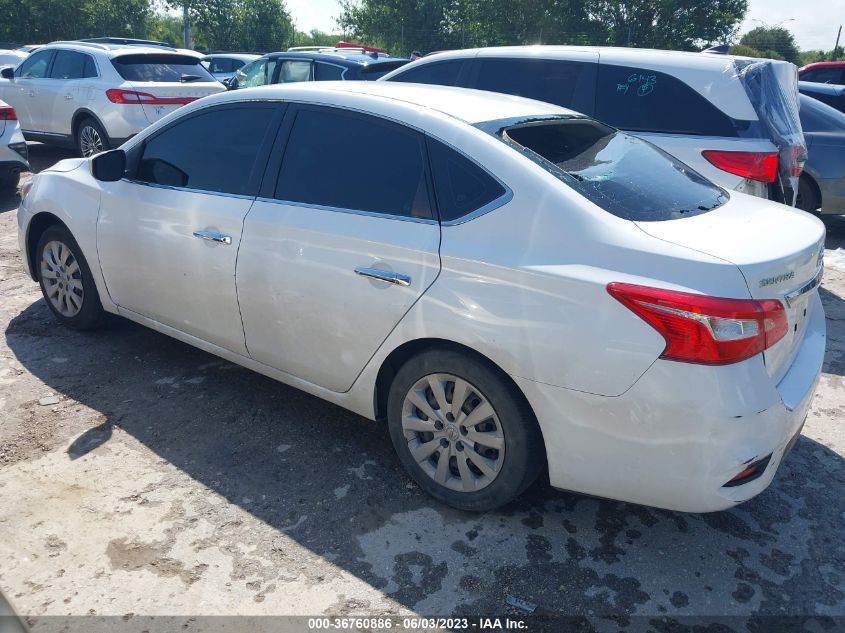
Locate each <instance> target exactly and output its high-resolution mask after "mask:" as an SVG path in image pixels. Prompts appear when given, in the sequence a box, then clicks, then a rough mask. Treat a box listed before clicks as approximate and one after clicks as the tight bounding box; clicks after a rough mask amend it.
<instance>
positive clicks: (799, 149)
mask: <svg viewBox="0 0 845 633" xmlns="http://www.w3.org/2000/svg"><path fill="white" fill-rule="evenodd" d="M806 162H807V148H806V147H804V146H803V145H791V146H790V147H789V175H790V176H792V177H793V178H798V177H799V176H800V175H801V172H803V171H804V163H806Z"/></svg>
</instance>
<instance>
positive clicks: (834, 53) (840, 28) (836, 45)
mask: <svg viewBox="0 0 845 633" xmlns="http://www.w3.org/2000/svg"><path fill="white" fill-rule="evenodd" d="M841 35H842V25H841V24H840V25H839V32H838V33H837V34H836V44H834V45H833V52H832V53H831V54H830V56H831V57H832V58H833V59H832V60H831V61H834V62H835V61H836V57H837V54H836V51H838V50H839V37H840V36H841Z"/></svg>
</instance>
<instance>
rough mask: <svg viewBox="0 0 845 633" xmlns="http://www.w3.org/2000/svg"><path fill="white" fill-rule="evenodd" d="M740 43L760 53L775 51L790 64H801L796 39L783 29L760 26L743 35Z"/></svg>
mask: <svg viewBox="0 0 845 633" xmlns="http://www.w3.org/2000/svg"><path fill="white" fill-rule="evenodd" d="M739 43H740V44H744V45H745V46H750V47H751V48H756V49H757V50H758V51H775V52H776V53H778V54H779V55H780V56H781V57H782V58H783V59H785V60H786V61H788V62H792V63H793V64H800V63H801V56H800V54H799V52H798V46H797V45H796V44H795V37H794V36H793V35H792V33H790V32H789V31H788V30H787V29H785V28H783V27H779V26H776V27H773V28H767V27H765V26H758V27H757V28H756V29H752V30H750V31H748V33H746V34H745V35H743V36H742V38H741V39H740V40H739Z"/></svg>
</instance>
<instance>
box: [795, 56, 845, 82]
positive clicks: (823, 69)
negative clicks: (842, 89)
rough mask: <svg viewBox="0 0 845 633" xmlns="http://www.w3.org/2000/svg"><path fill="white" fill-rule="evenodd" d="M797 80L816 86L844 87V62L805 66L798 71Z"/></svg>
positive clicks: (816, 63)
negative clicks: (835, 85)
mask: <svg viewBox="0 0 845 633" xmlns="http://www.w3.org/2000/svg"><path fill="white" fill-rule="evenodd" d="M798 78H799V79H800V80H801V81H812V82H813V83H817V84H839V85H845V61H840V62H815V63H813V64H807V65H806V66H804V67H803V68H800V69H799V70H798Z"/></svg>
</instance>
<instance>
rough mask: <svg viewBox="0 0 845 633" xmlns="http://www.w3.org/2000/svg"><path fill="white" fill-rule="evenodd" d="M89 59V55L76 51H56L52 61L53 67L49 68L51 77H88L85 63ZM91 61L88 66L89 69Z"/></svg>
mask: <svg viewBox="0 0 845 633" xmlns="http://www.w3.org/2000/svg"><path fill="white" fill-rule="evenodd" d="M89 60H91V56H90V55H86V54H85V53H78V52H76V51H65V50H59V51H56V59H55V60H54V61H53V67H52V68H51V69H50V78H51V79H83V78H85V77H90V76H91V75H89V74H87V70H86V65H87V63H88V61H89ZM92 66H93V63H92V64H91V65H90V66H88V69H90V68H91V67H92Z"/></svg>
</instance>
